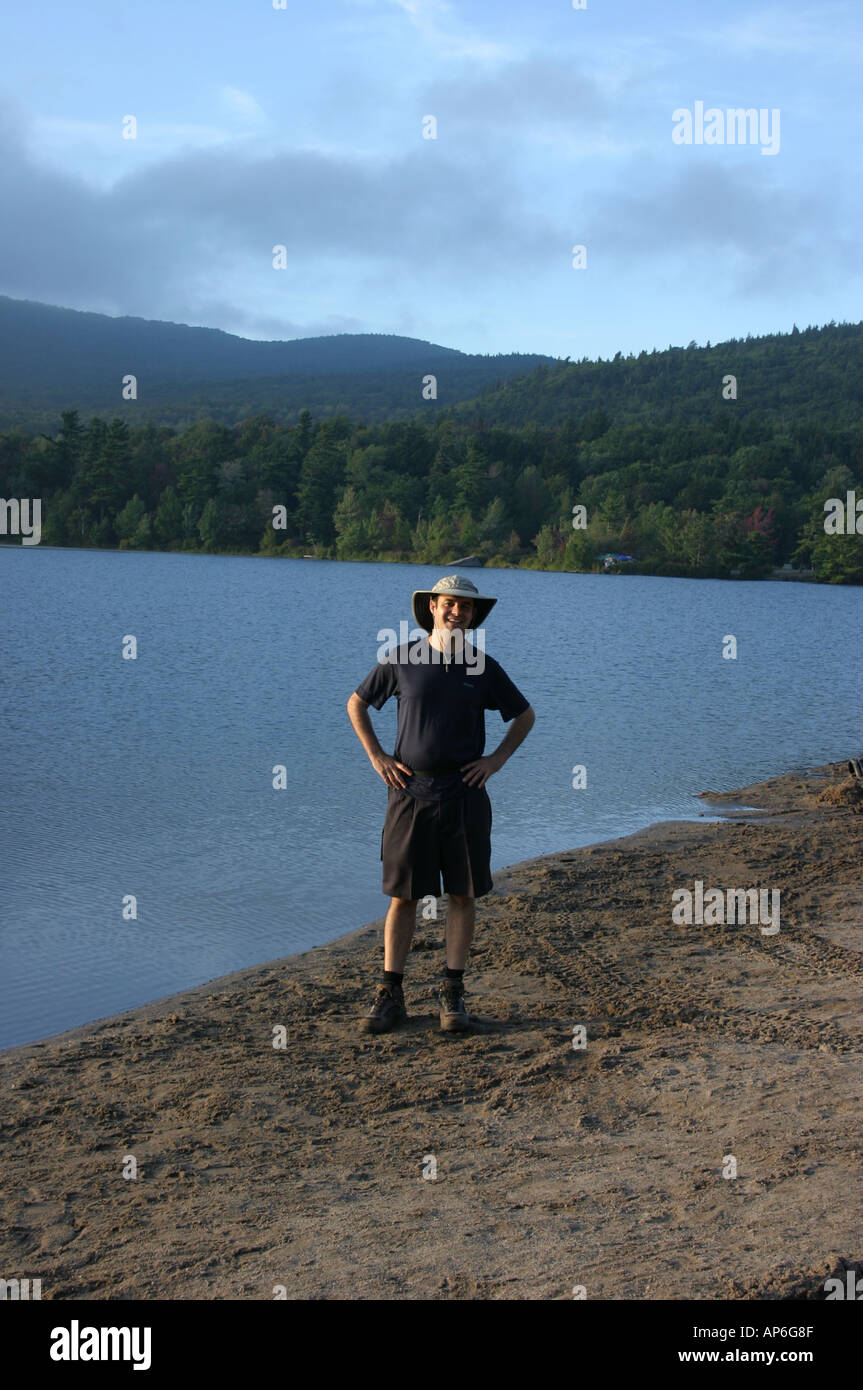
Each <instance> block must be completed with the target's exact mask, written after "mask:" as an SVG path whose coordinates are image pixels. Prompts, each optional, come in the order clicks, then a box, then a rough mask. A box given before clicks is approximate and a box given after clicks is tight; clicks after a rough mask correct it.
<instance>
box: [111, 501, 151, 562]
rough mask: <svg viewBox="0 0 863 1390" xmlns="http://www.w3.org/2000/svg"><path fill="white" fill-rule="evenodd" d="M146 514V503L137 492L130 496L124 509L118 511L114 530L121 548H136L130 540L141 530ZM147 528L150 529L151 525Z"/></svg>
mask: <svg viewBox="0 0 863 1390" xmlns="http://www.w3.org/2000/svg"><path fill="white" fill-rule="evenodd" d="M146 516H147V507H146V503H145V502H144V500H143V498H141V497H139V496H138V494H137V492H136V493H135V496H134V497H132V498H130V500H129V501H128V502H127V503H126V505H125V507H123V509H122V511H120V512H118V513H117V515H116V517H115V518H114V530H115V531H116V533H117V536H118V538H119V541H120V549H121V550H128V549H135V548H136V547H134V546H131V545H130V542H131V540H132V537H133V536H135V535H136V533H137V532H138V531H139V528H140V527H141V523H142V521H143V520H144V518H145V517H146ZM146 529H147V531H149V526H148V527H147V528H146Z"/></svg>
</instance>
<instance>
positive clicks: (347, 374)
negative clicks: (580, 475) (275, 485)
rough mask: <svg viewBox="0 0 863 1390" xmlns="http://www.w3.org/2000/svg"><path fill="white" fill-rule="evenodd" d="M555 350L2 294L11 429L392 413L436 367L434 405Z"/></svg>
mask: <svg viewBox="0 0 863 1390" xmlns="http://www.w3.org/2000/svg"><path fill="white" fill-rule="evenodd" d="M552 360H553V359H551V358H543V357H541V356H539V355H537V354H535V353H509V354H497V355H495V356H482V355H471V354H469V353H464V352H459V351H457V350H456V349H455V348H446V347H441V346H440V345H439V344H437V343H427V342H423V341H422V340H421V339H418V338H404V337H398V336H395V335H393V334H389V333H339V334H333V335H332V336H330V337H323V338H298V339H294V340H291V341H286V342H254V341H253V340H252V339H249V338H238V337H236V336H235V335H233V334H231V333H223V332H221V331H220V330H219V329H214V328H192V327H189V326H188V325H187V324H178V323H160V322H156V321H153V320H149V319H142V318H130V317H124V318H111V317H109V316H108V315H107V314H92V313H84V312H81V311H79V310H77V309H60V308H56V307H55V306H53V305H50V304H37V303H33V302H31V301H29V300H18V299H9V298H7V297H4V296H0V429H16V428H17V429H28V430H34V431H44V432H45V433H53V432H54V431H56V428H57V424H58V422H59V418H60V415H61V412H62V411H63V410H66V409H69V408H73V407H74V408H75V409H77V410H78V411H79V413H81V414H84V413H86V414H97V415H105V414H107V415H109V416H114V415H116V416H117V418H118V419H122V420H125V421H126V422H127V423H128V424H129V425H131V426H133V427H134V426H137V425H140V424H142V423H144V422H146V421H152V422H153V423H154V424H156V425H170V426H172V427H173V428H174V429H186V428H187V427H188V426H189V425H191V424H194V422H195V421H196V420H203V419H213V420H217V421H218V422H219V423H221V424H226V425H233V424H235V423H236V422H237V421H239V420H242V419H245V418H246V417H247V416H249V415H254V414H260V413H268V414H270V415H271V416H272V418H273V420H274V421H275V422H276V423H278V424H288V423H296V421H297V419H298V418H299V413H300V411H301V410H303V409H309V410H312V411H314V413H315V415H316V416H317V417H319V418H320V417H326V416H328V415H337V414H343V413H347V414H350V415H352V416H354V417H362V418H363V419H365V420H386V419H394V418H397V417H399V416H402V417H403V416H407V415H410V414H412V413H413V412H414V411H415V410H416V409H417V408H418V407H419V406H420V405H422V404H423V401H424V397H423V389H424V387H423V382H424V378H426V377H428V376H429V375H432V376H434V377H435V378H436V385H435V388H434V389H435V391H436V395H434V396H432V395H429V398H428V403H427V406H426V409H427V410H428V411H431V412H434V411H436V410H439V409H441V408H444V407H446V406H448V405H452V404H455V403H456V402H458V401H461V400H465V399H468V398H470V397H472V396H475V395H476V394H477V392H478V391H481V390H483V389H484V388H486V387H489V386H496V385H498V384H499V383H501V382H503V381H506V380H507V379H508V378H509V377H511V376H514V375H518V374H521V373H524V372H526V371H528V370H529V369H530V368H531V367H533V366H535V365H536V364H537V363H541V362H549V361H552ZM129 377H134V384H133V387H132V386H130V383H129ZM124 391H125V392H126V395H127V396H129V399H126V398H124ZM132 392H134V394H132Z"/></svg>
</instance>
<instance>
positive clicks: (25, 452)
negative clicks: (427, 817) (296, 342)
mask: <svg viewBox="0 0 863 1390" xmlns="http://www.w3.org/2000/svg"><path fill="white" fill-rule="evenodd" d="M789 336H790V335H789ZM798 336H799V338H800V339H801V340H802V342H801V344H799V345H798V344H797V342H796V338H797V337H798ZM794 339H795V341H794V342H792V343H791V344H790V351H791V353H792V357H790V358H789V357H788V356H786V357H785V358H782V357H781V354H778V353H774V348H775V340H774V339H764V340H758V339H753V340H751V341H748V342H747V343H746V344H744V345H742V348H741V353H740V355H739V357H738V358H737V359H734V358H733V357H729V353H728V352H727V351H726V352H725V355H724V357H723V359H722V362H721V365H722V367H723V368H725V367H726V366H727V368H728V371H729V372H731V373H734V368H735V367H736V368H737V371H736V376H737V391H738V395H737V399H733V398H726V397H725V395H724V394H723V389H722V378H723V376H724V375H726V373H725V372H724V371H723V372H722V373H718V369H717V366H716V365H714V368H713V369H712V370H713V375H712V377H703V375H702V374H703V371H704V361H705V358H704V352H705V350H704V349H695V348H690V349H686V350H681V352H680V354H679V356H678V357H677V358H676V359H675V361H676V363H677V365H676V367H675V368H674V370H675V373H676V376H675V378H674V379H675V381H676V387H675V389H674V391H673V393H672V395H673V398H674V408H673V410H672V411H668V410H666V409H665V407H664V404H663V400H664V398H663V399H662V400H661V399H660V398H659V397H657V399H656V401H655V402H654V404H653V405H652V406H649V405H647V404H644V403H643V402H642V405H641V408H640V409H639V410H638V411H636V410H635V409H634V406H633V404H632V401H631V400H628V399H627V396H626V392H625V391H624V390H623V387H622V386H621V387H620V389H619V391H618V392H617V394H615V393H614V392H613V391H609V392H608V393H607V395H605V396H603V397H602V398H597V397H596V396H595V395H591V394H589V393H588V394H587V395H586V397H585V400H584V401H583V407H584V408H583V409H576V408H574V405H573V401H572V400H571V399H570V401H569V407H570V408H569V409H568V410H567V409H566V408H565V406H566V399H564V402H563V404H560V403H559V402H558V401H557V392H556V390H555V389H552V385H550V383H553V382H554V381H556V380H558V375H557V374H558V372H564V373H566V372H569V371H575V372H582V373H583V374H584V376H585V378H587V377H590V378H591V379H593V377H594V374H595V373H597V372H598V371H599V369H600V368H604V369H605V370H606V371H608V370H609V369H614V370H615V371H619V370H623V369H624V368H622V367H621V365H620V364H619V363H610V364H609V363H606V364H593V363H588V364H583V363H580V364H574V366H573V367H572V368H565V367H562V368H554V369H552V370H550V371H548V372H544V371H543V372H541V373H539V374H538V375H537V374H534V376H533V377H532V378H527V379H525V380H523V381H522V382H519V383H513V385H512V387H508V388H506V390H505V391H503V392H499V393H495V394H494V396H493V397H492V398H490V400H491V401H492V402H495V401H496V402H497V403H498V404H499V403H500V402H501V400H509V395H510V394H515V395H517V396H518V397H519V399H520V400H521V402H522V406H521V408H522V409H523V410H524V411H525V412H526V415H525V418H523V419H522V420H521V421H519V422H518V423H510V424H507V425H502V424H495V423H493V422H492V421H491V420H490V419H489V417H488V413H487V408H488V405H489V402H485V403H482V404H481V403H479V402H477V403H474V404H473V405H472V406H471V407H470V408H469V409H467V410H465V411H461V410H454V411H448V412H440V413H437V414H435V415H423V414H419V415H417V416H415V417H414V418H413V419H410V420H397V421H387V422H381V423H367V422H358V421H356V420H351V419H350V418H348V417H347V416H344V415H339V416H335V417H333V418H331V419H327V420H315V419H314V418H313V417H312V415H311V414H310V413H309V412H308V411H303V412H302V413H301V415H300V418H299V420H298V421H297V423H296V424H293V425H284V424H282V425H280V424H278V423H276V422H274V421H273V419H272V418H270V417H268V416H267V415H255V416H253V417H250V418H248V419H246V420H244V421H243V422H241V423H240V424H238V425H236V426H232V427H229V426H227V425H224V424H220V423H218V422H215V421H202V422H199V423H197V424H195V425H194V426H192V427H191V428H189V429H186V430H184V431H182V432H177V431H174V430H172V429H170V428H168V427H158V428H157V427H156V426H154V425H153V424H145V425H141V426H140V427H137V428H130V426H129V424H128V423H127V422H126V421H124V420H121V419H118V418H115V419H113V420H112V421H111V422H110V423H109V422H108V421H106V420H105V419H102V418H101V417H95V418H93V419H91V420H90V421H89V423H87V424H84V423H82V421H81V420H80V419H79V416H78V413H77V411H75V410H71V409H70V410H67V411H65V412H64V413H63V416H62V421H61V424H60V429H59V431H58V433H57V435H56V437H55V438H49V437H46V436H44V435H40V436H35V437H34V436H31V435H28V434H25V433H22V432H7V433H6V434H4V435H0V494H2V496H3V497H5V498H23V497H39V498H41V499H42V507H43V532H42V541H43V544H51V545H78V546H81V545H83V546H108V547H112V546H120V547H121V548H127V547H131V548H139V549H159V548H161V549H184V550H204V551H211V552H212V551H226V552H244V553H250V552H251V553H262V554H268V555H278V554H287V555H297V554H304V553H313V554H316V555H320V556H332V557H334V558H341V559H348V560H349V559H389V560H416V561H421V562H428V563H434V564H441V565H445V564H447V563H448V562H449V561H450V560H451V559H453V558H455V557H456V556H460V555H467V554H473V553H476V554H478V555H480V556H481V557H482V558H484V559H485V560H486V562H487V563H489V564H522V565H528V566H535V567H541V568H546V569H554V568H562V569H572V570H591V569H596V568H599V567H600V561H599V559H598V557H599V556H601V555H603V554H604V553H606V552H614V553H617V552H624V553H626V554H627V555H630V556H633V557H634V558H635V561H636V562H637V564H636V569H637V572H639V573H642V574H667V575H692V576H716V577H727V576H731V575H741V576H743V577H753V578H757V577H762V576H766V575H768V574H770V572H771V571H772V570H773V568H774V567H775V566H780V565H783V564H786V563H792V564H794V565H796V566H803V567H808V566H810V565H811V566H812V567H814V570H815V573H816V576H817V578H819V579H821V580H825V581H830V582H833V583H861V582H863V535H856V534H850V535H843V534H839V535H832V534H830V535H828V534H826V532H825V524H824V523H825V513H824V504H825V502H826V501H827V500H828V498H834V497H835V498H839V499H842V500H843V501H844V500H845V498H846V494H847V493H848V492H851V491H854V492H856V496H857V498H860V499H861V500H863V416H861V411H860V408H859V403H858V397H859V389H860V388H859V380H860V378H859V376H858V377H857V378H856V379H854V378H853V374H852V375H850V376H849V363H850V364H853V363H855V362H856V361H857V359H858V357H859V352H860V343H861V330H860V326H854V327H848V326H842V327H839V328H837V327H835V326H831V327H828V328H825V329H823V330H807V332H806V333H805V334H804V333H801V334H799V335H794ZM783 342H784V343H786V344H787V343H788V339H783ZM744 349H745V350H744ZM801 349H805V351H803V352H802V355H799V354H800V352H801ZM712 351H716V352H719V349H715V350H712ZM793 354H798V355H797V356H794V355H793ZM640 360H641V359H636V363H637V362H638V361H640ZM648 360H649V359H648ZM782 360H784V361H785V363H786V366H785V368H784V369H783V368H782V367H781V365H780V364H781V361H782ZM789 361H792V362H793V363H794V364H796V365H794V373H795V375H794V377H793V380H792V382H791V385H789V379H788V376H787V372H788V371H789V370H790V368H789V367H788V363H789ZM625 365H626V366H627V367H628V370H630V371H633V370H635V368H633V366H632V363H631V362H629V363H628V364H625ZM669 370H671V368H670V366H669ZM597 379H598V378H597ZM531 381H532V382H533V386H532V387H531V384H530V383H531ZM560 381H561V382H563V378H560ZM688 383H692V395H691V396H690V395H688V394H687V391H688ZM711 383H712V384H711ZM795 383H796V390H797V396H796V397H795V396H794V390H793V387H794V385H795ZM558 389H559V390H560V392H562V393H564V397H565V390H566V388H565V385H564V384H560V385H559V388H558ZM727 389H728V387H727V386H726V392H727ZM537 390H538V392H539V399H538V403H537V396H536V392H537ZM665 405H667V401H666V402H665ZM558 406H559V409H560V411H561V412H562V418H560V419H559V420H558V421H557V422H556V423H554V424H548V423H545V422H544V421H537V420H535V419H532V418H531V417H530V411H531V410H532V409H536V410H537V411H540V409H547V410H549V411H550V410H551V409H552V407H554V408H555V409H556V410H557V409H558ZM462 416H463V417H464V418H462ZM577 506H582V507H584V508H585V514H584V519H585V520H586V523H587V524H586V526H585V527H583V528H582V527H578V528H576V527H574V526H573V520H574V519H575V520H576V521H578V520H581V519H582V514H581V513H578V512H577V513H575V514H574V513H573V508H574V507H577ZM274 508H284V519H285V526H284V527H283V528H278V529H277V528H274V526H273V517H274ZM276 516H277V520H279V521H280V520H281V514H279V513H277V514H276ZM861 523H863V518H861ZM5 539H6V540H7V543H15V544H19V543H20V542H19V541H18V540H17V539H15V538H12V537H7V538H5Z"/></svg>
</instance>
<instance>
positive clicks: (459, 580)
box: [411, 574, 497, 632]
mask: <svg viewBox="0 0 863 1390" xmlns="http://www.w3.org/2000/svg"><path fill="white" fill-rule="evenodd" d="M441 594H446V595H447V597H448V598H472V599H473V618H472V620H471V623H470V627H471V628H475V627H482V624H483V623H484V622H485V620H486V618H487V617H488V615H489V613H490V612H491V610H492V609H493V608H494V605H495V604H496V603H497V599H496V598H489V597H488V595H487V594H481V593H480V592H479V590H478V589H477V587H476V585H475V584H472V583H471V581H470V580H469V579H465V578H464V576H463V575H460V574H447V575H445V576H444V578H443V579H439V580H438V582H437V584H435V586H434V588H433V589H415V590H414V595H413V598H412V599H411V606H412V608H413V615H414V617H415V618H416V621H417V622H418V623H419V625H420V627H423V628H425V630H426V632H431V631H432V628H433V627H434V623H433V622H432V615H431V613H430V612H429V599H430V598H440V596H441Z"/></svg>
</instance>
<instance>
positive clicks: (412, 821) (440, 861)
mask: <svg viewBox="0 0 863 1390" xmlns="http://www.w3.org/2000/svg"><path fill="white" fill-rule="evenodd" d="M381 860H382V863H383V891H384V892H385V893H386V894H387V895H388V896H389V897H391V898H425V897H427V896H431V897H433V898H437V897H439V896H440V891H441V887H440V880H441V874H443V891H444V892H445V893H458V894H460V895H462V896H464V897H467V898H481V897H483V896H484V895H485V894H486V893H490V892H491V890H492V888H493V887H494V884H493V883H492V877H491V870H490V863H491V801H490V800H489V796H488V792H487V791H486V789H485V787H465V790H464V793H463V794H462V795H460V796H454V797H451V798H449V799H447V800H445V801H420V800H418V799H417V798H416V797H413V796H411V795H410V793H409V792H405V791H402V790H401V788H400V787H390V788H389V793H388V800H387V814H386V819H385V821H384V828H383V834H382V835H381Z"/></svg>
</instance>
